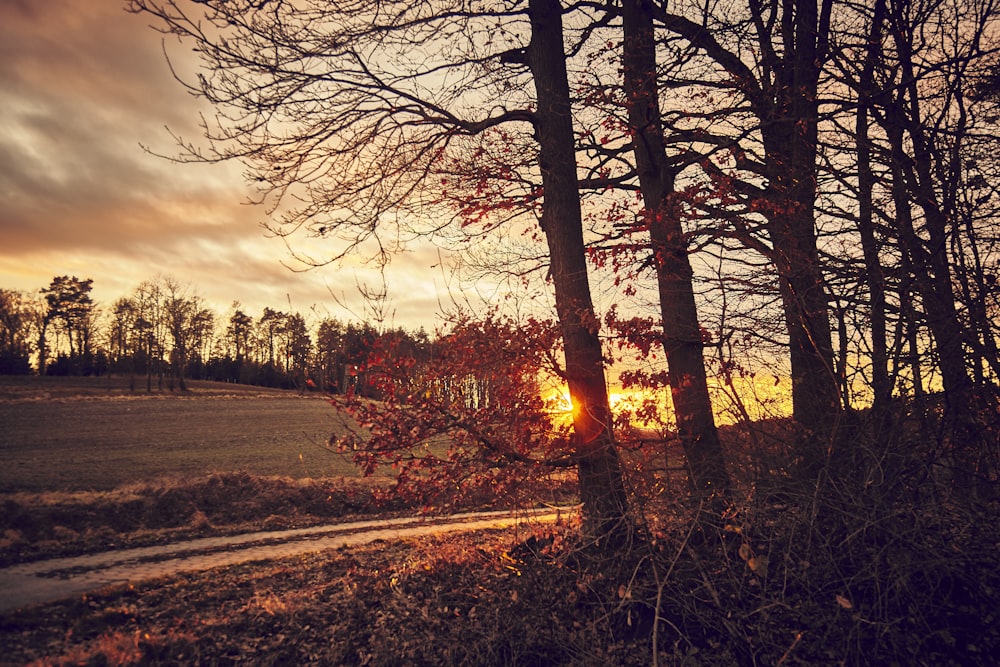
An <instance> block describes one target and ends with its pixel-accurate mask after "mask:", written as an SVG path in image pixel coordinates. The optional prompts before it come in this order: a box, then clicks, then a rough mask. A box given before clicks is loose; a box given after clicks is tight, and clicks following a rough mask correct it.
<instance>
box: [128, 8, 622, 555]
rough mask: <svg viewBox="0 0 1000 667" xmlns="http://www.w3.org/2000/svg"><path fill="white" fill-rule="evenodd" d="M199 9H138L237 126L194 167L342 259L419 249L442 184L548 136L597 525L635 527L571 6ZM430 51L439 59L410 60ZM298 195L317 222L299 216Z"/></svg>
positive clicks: (572, 380) (553, 245) (552, 251)
mask: <svg viewBox="0 0 1000 667" xmlns="http://www.w3.org/2000/svg"><path fill="white" fill-rule="evenodd" d="M199 5H200V7H201V9H202V10H203V11H199V10H195V9H194V8H190V9H187V10H185V9H182V8H181V6H180V4H179V3H174V2H164V3H160V2H156V1H155V0H133V2H131V3H130V7H131V8H132V10H133V11H139V12H145V13H148V14H150V15H153V16H155V17H157V18H158V19H159V20H160V22H161V25H162V26H163V29H164V30H165V31H167V32H170V33H173V34H176V35H178V36H180V37H182V38H186V39H189V40H191V41H192V42H194V43H196V44H197V45H198V52H199V54H200V55H201V56H202V60H203V68H204V70H205V73H204V74H203V75H202V76H200V77H199V78H198V82H197V83H196V84H193V85H191V89H192V91H193V92H195V93H196V94H198V95H201V96H203V97H205V98H206V99H208V100H209V101H210V102H212V103H214V104H216V105H217V106H218V108H219V115H218V116H217V117H216V118H217V119H218V120H219V125H218V126H216V127H212V128H206V130H207V138H208V141H209V143H210V146H211V149H210V151H209V152H208V153H207V154H206V153H201V152H199V151H198V150H197V149H196V148H195V147H189V148H190V151H189V152H188V153H187V154H186V156H185V157H186V158H187V159H193V160H225V159H240V160H242V161H244V162H245V163H246V164H247V166H248V168H249V169H250V171H251V172H252V173H253V174H254V177H253V178H254V180H255V181H256V182H257V183H258V184H260V185H261V187H262V189H263V195H262V198H268V197H269V198H270V199H269V201H270V203H271V206H272V210H274V211H277V210H279V209H280V215H279V216H278V221H279V223H280V224H279V225H278V226H279V227H281V228H282V229H283V230H284V231H285V232H286V233H287V232H288V230H289V229H305V230H306V231H307V232H309V233H312V234H315V235H316V236H321V237H326V238H331V239H332V238H335V237H337V236H338V235H339V238H340V241H341V246H340V249H339V250H337V251H334V252H333V253H332V254H333V255H334V257H335V258H336V257H344V256H346V255H347V254H351V253H362V252H364V251H365V250H366V249H369V248H371V250H370V254H372V255H374V256H375V257H377V258H383V259H384V258H385V257H386V256H387V255H388V254H389V253H390V251H391V250H392V249H393V247H394V245H392V244H390V245H385V244H383V243H382V242H381V239H382V238H384V237H387V236H388V235H387V231H391V228H390V227H388V226H389V225H390V224H391V221H392V220H393V218H394V219H395V221H397V224H401V225H403V226H404V228H405V229H406V231H407V232H409V233H412V231H413V230H412V229H410V228H409V227H408V226H409V225H412V224H413V218H411V217H410V214H417V215H419V216H420V218H421V219H425V220H426V219H428V214H429V211H428V209H427V206H428V203H430V202H431V201H433V200H434V199H435V198H437V197H438V196H439V194H440V185H439V184H440V180H439V179H440V175H439V174H438V173H437V172H438V169H440V167H441V165H444V164H447V161H446V159H445V158H447V157H449V156H452V155H456V154H458V153H460V149H461V147H462V146H463V145H467V142H465V141H464V138H467V137H474V136H482V135H483V134H484V133H487V132H488V131H489V130H491V129H492V128H498V127H500V126H501V125H504V124H511V123H513V124H516V125H521V124H525V123H527V124H530V126H531V127H532V129H533V130H534V132H535V133H536V135H537V140H538V162H537V167H538V171H539V172H540V173H541V179H542V182H543V184H542V185H543V188H542V192H544V195H543V197H542V199H543V201H542V214H541V231H542V233H543V235H544V236H545V241H546V244H547V248H548V252H549V261H550V268H551V271H550V274H551V280H552V287H553V291H554V294H555V301H556V310H557V312H558V315H559V319H560V325H561V327H562V333H563V338H564V350H565V357H566V362H565V366H566V368H565V372H566V377H567V381H568V382H569V384H570V390H571V393H572V394H573V400H574V402H575V404H576V413H575V414H576V415H577V421H576V430H577V442H576V445H577V456H578V464H579V473H580V484H581V495H582V496H583V500H584V507H585V514H586V515H587V517H588V526H589V528H591V529H592V531H591V532H592V533H593V534H595V535H600V534H602V533H603V532H605V531H606V530H607V529H608V528H610V527H611V526H612V525H617V524H618V523H619V522H620V520H621V519H622V517H623V515H624V512H625V509H626V503H625V493H624V486H623V482H622V479H621V471H620V468H619V464H618V460H617V453H616V450H615V445H614V439H613V434H612V430H611V423H610V408H609V405H608V398H607V387H606V383H605V378H604V363H603V356H602V353H601V348H600V341H599V338H598V336H597V329H598V326H599V320H598V318H597V317H596V315H595V313H594V309H593V305H592V303H591V298H590V294H589V285H588V282H587V267H586V259H585V255H584V246H583V239H582V222H581V217H580V213H579V192H578V187H577V182H576V160H575V154H574V135H573V127H572V121H571V113H570V112H571V108H570V100H569V90H568V81H567V76H566V69H565V60H566V52H565V50H564V45H563V33H562V7H561V6H560V4H559V3H558V2H556V1H554V0H530V2H528V4H527V8H526V10H527V11H526V13H527V18H528V21H527V25H525V23H524V12H525V9H524V8H522V7H516V8H512V9H510V10H501V11H497V10H496V9H495V8H494V7H493V6H492V5H490V4H488V3H486V4H483V5H482V6H480V5H479V4H478V3H473V4H472V5H471V6H467V5H466V4H465V3H458V4H456V5H455V6H450V5H449V4H448V3H446V2H442V3H440V6H435V7H432V8H428V7H414V6H412V5H411V4H409V3H392V2H386V3H381V4H380V5H379V6H378V7H377V8H376V7H373V6H372V5H371V4H370V3H343V4H341V5H339V6H338V7H337V8H336V9H335V10H333V9H331V8H330V7H329V5H328V4H326V3H318V2H303V3H298V4H296V6H294V7H292V6H291V5H286V4H283V3H278V4H275V5H266V6H265V5H258V4H256V3H252V2H245V1H243V2H205V3H199ZM425 10H430V11H425ZM209 25H210V26H211V29H210V30H206V29H205V28H206V27H207V26H209ZM490 35H493V36H494V37H497V39H496V40H494V39H490V38H489V36H490ZM525 38H526V39H527V45H523V41H522V40H523V39H525ZM501 42H503V44H499V43H501ZM519 42H520V43H519ZM262 44H267V48H266V49H264V48H261V45H262ZM498 44H499V47H498ZM507 46H513V48H505V47H507ZM414 48H416V49H419V50H420V52H421V53H422V54H423V55H424V56H426V57H425V58H421V59H416V60H414V59H412V58H410V57H409V54H410V53H411V52H412V50H413V49H414ZM518 63H523V64H526V65H527V69H528V72H529V73H530V74H531V78H532V79H533V81H534V95H533V96H532V95H530V91H528V90H527V89H526V88H525V84H526V81H525V77H524V75H523V73H519V72H518V71H517V68H511V67H510V65H516V64H518ZM505 64H506V65H507V67H506V68H504V65H505ZM481 81H483V82H485V83H481ZM496 86H506V87H507V90H509V91H513V90H519V91H520V92H519V93H518V94H517V95H516V99H520V100H524V102H525V105H524V106H523V107H521V108H514V109H507V108H504V107H498V106H497V105H495V104H494V102H493V99H494V98H491V97H490V96H486V95H484V93H487V92H488V88H489V87H496ZM532 97H534V100H532V99H531V98H532ZM320 100H321V101H322V103H321V104H318V103H317V101H320ZM533 107H534V108H533ZM467 157H468V156H467ZM466 164H467V165H468V166H469V168H470V170H471V169H473V168H474V167H475V161H474V160H468V161H467V162H466ZM466 173H470V172H469V171H467V172H466ZM293 192H294V193H296V194H298V195H300V196H301V198H302V201H304V202H305V204H304V205H303V206H302V207H300V208H298V209H291V208H281V206H282V204H283V203H284V202H285V197H290V196H291V194H292V193H293ZM473 196H474V193H472V192H469V193H467V194H466V195H465V196H464V198H465V199H466V200H469V199H471V198H472V197H473ZM535 198H537V195H536V196H535ZM529 210H530V209H529ZM390 213H391V214H392V216H393V217H392V218H391V217H390V216H389V214H390ZM436 226H437V224H436V223H434V227H436ZM425 233H426V232H425Z"/></svg>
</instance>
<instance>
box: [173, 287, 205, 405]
mask: <svg viewBox="0 0 1000 667" xmlns="http://www.w3.org/2000/svg"><path fill="white" fill-rule="evenodd" d="M161 283H162V285H163V293H164V301H163V317H164V320H165V325H166V330H167V331H168V332H169V334H170V342H171V350H170V368H171V371H172V374H171V378H176V379H177V383H178V387H179V389H180V390H181V391H187V384H186V383H185V382H184V375H185V372H186V369H187V365H188V361H189V355H190V352H191V349H192V347H195V348H196V347H197V346H196V344H195V343H196V342H197V338H198V337H200V336H203V335H204V331H203V328H204V327H205V325H206V323H207V322H210V321H211V315H210V313H208V312H207V311H206V309H205V308H204V307H203V306H202V303H201V299H200V298H199V297H198V296H197V295H194V294H189V288H186V287H183V286H182V285H181V284H180V283H178V282H177V280H175V279H174V278H171V277H169V276H167V277H164V278H162V279H161ZM170 387H171V389H173V380H171V384H170Z"/></svg>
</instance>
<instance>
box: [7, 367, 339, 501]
mask: <svg viewBox="0 0 1000 667" xmlns="http://www.w3.org/2000/svg"><path fill="white" fill-rule="evenodd" d="M140 384H141V387H142V389H141V390H137V391H136V392H135V393H134V394H133V393H130V392H129V389H128V385H127V380H126V379H122V378H117V379H114V380H108V379H106V378H11V377H0V493H9V492H16V491H79V490H106V489H111V488H114V487H116V486H120V485H123V484H130V483H135V482H141V481H147V480H150V479H156V478H163V477H167V478H182V479H183V478H191V477H198V476H203V475H206V474H210V473H217V472H233V471H245V472H249V473H252V474H255V475H280V476H289V477H294V478H319V477H335V476H352V477H353V476H357V471H356V469H355V468H354V466H353V464H351V463H350V462H349V461H345V460H344V459H343V458H342V457H341V456H339V455H336V454H334V453H331V452H330V451H328V450H327V449H325V444H326V442H327V440H328V438H329V437H330V435H331V434H334V433H343V432H344V431H345V429H346V428H347V426H346V424H347V420H346V418H345V416H344V415H343V414H341V413H339V412H338V411H337V410H335V409H334V408H333V407H332V406H331V405H330V403H329V402H328V401H326V400H324V399H323V398H321V397H318V396H315V395H304V396H303V395H299V394H297V393H295V392H284V391H277V390H268V389H260V388H257V387H246V386H240V385H227V384H222V383H192V389H191V391H189V392H186V393H181V392H175V393H171V392H169V391H166V390H164V391H154V392H152V393H147V392H146V391H145V383H144V379H143V380H142V382H141V383H140Z"/></svg>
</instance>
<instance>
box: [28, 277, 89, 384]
mask: <svg viewBox="0 0 1000 667" xmlns="http://www.w3.org/2000/svg"><path fill="white" fill-rule="evenodd" d="M93 283H94V281H93V280H91V279H89V278H88V279H86V280H80V279H79V278H77V277H76V276H56V277H55V278H53V279H52V282H51V283H50V284H49V286H48V287H46V288H44V289H42V295H43V296H44V297H45V302H46V303H47V304H48V310H47V311H46V313H45V327H44V328H43V333H42V342H40V347H43V348H44V347H45V335H46V333H47V331H48V327H49V326H53V325H54V326H55V327H56V329H55V331H56V333H57V334H58V333H60V332H61V333H65V334H66V340H67V344H68V346H69V356H68V361H69V364H70V366H71V367H73V368H75V370H76V372H82V371H83V370H84V365H85V364H87V363H89V358H90V355H91V352H92V350H91V342H92V337H93V332H94V300H93V299H92V298H91V297H90V292H91V290H92V289H93ZM55 348H56V350H57V351H58V349H59V339H58V338H57V339H56V345H55ZM40 364H42V365H43V366H44V355H43V356H42V359H41V361H40ZM44 371H45V369H44V368H40V369H39V372H41V373H44Z"/></svg>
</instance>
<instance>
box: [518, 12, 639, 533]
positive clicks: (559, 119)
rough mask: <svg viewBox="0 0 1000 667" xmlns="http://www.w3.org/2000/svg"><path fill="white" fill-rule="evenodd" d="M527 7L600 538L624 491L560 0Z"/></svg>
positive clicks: (564, 313) (589, 517)
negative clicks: (590, 274) (591, 272)
mask: <svg viewBox="0 0 1000 667" xmlns="http://www.w3.org/2000/svg"><path fill="white" fill-rule="evenodd" d="M529 13H530V17H531V30H532V33H531V42H530V44H529V46H528V48H527V51H526V53H525V56H526V59H527V64H528V66H529V67H530V68H531V72H532V74H533V76H534V81H535V90H536V94H537V98H538V110H537V113H536V117H537V121H536V130H537V135H538V141H539V166H540V169H541V173H542V186H543V188H544V193H545V198H544V202H543V207H542V222H541V224H542V229H543V231H544V233H545V238H546V241H547V242H548V247H549V256H550V261H551V275H552V283H553V287H554V288H555V297H556V311H557V313H558V316H559V323H560V326H561V330H562V335H563V344H564V347H565V355H566V376H567V382H568V384H569V391H570V395H571V397H572V401H573V425H574V431H575V437H576V443H575V444H576V450H577V457H578V464H579V474H580V496H581V500H582V502H583V507H584V522H585V529H586V530H587V532H588V534H589V535H590V536H592V537H594V538H597V539H600V538H602V537H604V536H607V535H611V534H613V533H616V532H618V531H619V530H620V529H621V528H623V527H624V526H625V517H626V516H627V498H626V494H625V486H624V483H623V480H622V473H621V465H620V461H619V457H618V451H617V448H616V446H615V441H614V436H613V433H612V429H611V409H610V405H609V402H608V390H607V384H606V380H605V377H604V356H603V351H602V349H601V342H600V339H599V338H598V327H599V322H598V319H597V316H596V314H595V312H594V306H593V302H592V301H591V296H590V283H589V280H588V278H587V262H586V254H585V247H584V242H583V221H582V213H581V210H580V194H579V187H578V181H577V173H576V152H575V140H574V136H573V122H572V116H571V113H570V98H569V84H568V80H567V75H566V56H565V52H564V51H563V34H562V8H561V6H560V3H559V1H558V0H530V2H529Z"/></svg>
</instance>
